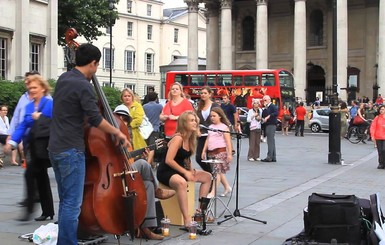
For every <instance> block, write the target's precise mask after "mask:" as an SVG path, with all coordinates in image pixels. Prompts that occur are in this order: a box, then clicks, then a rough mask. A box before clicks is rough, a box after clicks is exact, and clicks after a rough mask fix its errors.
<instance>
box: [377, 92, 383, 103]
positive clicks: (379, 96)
mask: <svg viewBox="0 0 385 245" xmlns="http://www.w3.org/2000/svg"><path fill="white" fill-rule="evenodd" d="M383 104H384V99H383V98H382V96H381V94H379V95H378V97H377V99H376V105H377V106H380V105H383Z"/></svg>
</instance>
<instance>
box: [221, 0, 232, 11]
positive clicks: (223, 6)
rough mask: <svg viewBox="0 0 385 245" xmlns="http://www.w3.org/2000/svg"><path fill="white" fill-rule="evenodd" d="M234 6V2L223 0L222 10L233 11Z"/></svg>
mask: <svg viewBox="0 0 385 245" xmlns="http://www.w3.org/2000/svg"><path fill="white" fill-rule="evenodd" d="M232 5H233V0H221V9H224V8H229V9H231V7H232Z"/></svg>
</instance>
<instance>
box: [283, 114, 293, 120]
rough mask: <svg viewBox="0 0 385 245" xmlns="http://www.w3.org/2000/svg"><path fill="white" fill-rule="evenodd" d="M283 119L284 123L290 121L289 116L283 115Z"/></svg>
mask: <svg viewBox="0 0 385 245" xmlns="http://www.w3.org/2000/svg"><path fill="white" fill-rule="evenodd" d="M283 119H285V121H290V119H291V116H290V115H287V114H286V115H283Z"/></svg>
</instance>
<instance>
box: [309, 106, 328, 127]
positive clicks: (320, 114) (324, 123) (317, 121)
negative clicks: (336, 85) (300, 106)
mask: <svg viewBox="0 0 385 245" xmlns="http://www.w3.org/2000/svg"><path fill="white" fill-rule="evenodd" d="M330 111H331V110H330V109H329V108H321V109H315V110H313V111H312V113H311V115H310V120H309V128H310V130H311V131H312V132H314V133H317V132H320V131H321V130H322V131H327V130H329V114H330Z"/></svg>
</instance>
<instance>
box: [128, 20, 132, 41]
mask: <svg viewBox="0 0 385 245" xmlns="http://www.w3.org/2000/svg"><path fill="white" fill-rule="evenodd" d="M132 24H133V23H132V22H127V36H129V37H132Z"/></svg>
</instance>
